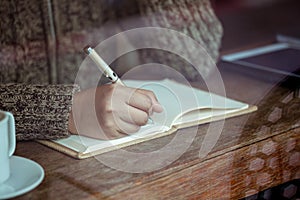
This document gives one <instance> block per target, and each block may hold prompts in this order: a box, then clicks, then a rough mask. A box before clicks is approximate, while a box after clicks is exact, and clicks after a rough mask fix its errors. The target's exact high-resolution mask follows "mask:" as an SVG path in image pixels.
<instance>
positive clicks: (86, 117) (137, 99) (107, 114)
mask: <svg viewBox="0 0 300 200" xmlns="http://www.w3.org/2000/svg"><path fill="white" fill-rule="evenodd" d="M162 110H163V108H162V106H161V105H160V104H159V103H158V101H157V99H156V97H155V95H154V93H153V92H151V91H149V90H143V89H135V88H129V87H125V86H122V85H119V84H108V85H103V86H99V87H97V88H93V89H89V90H85V91H82V92H79V93H77V94H76V95H75V96H74V100H73V106H72V111H71V113H70V117H69V131H70V132H71V133H74V134H80V135H83V136H88V137H93V138H98V139H115V138H120V137H123V136H125V135H128V134H132V133H135V132H137V131H138V130H139V129H140V127H141V126H143V125H145V124H146V123H147V121H148V118H149V116H150V115H151V114H152V113H153V112H162Z"/></svg>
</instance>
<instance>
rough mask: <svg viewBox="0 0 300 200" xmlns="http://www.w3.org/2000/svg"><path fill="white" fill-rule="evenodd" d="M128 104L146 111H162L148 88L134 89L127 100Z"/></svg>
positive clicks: (149, 112) (150, 112)
mask: <svg viewBox="0 0 300 200" xmlns="http://www.w3.org/2000/svg"><path fill="white" fill-rule="evenodd" d="M128 104H129V105H131V106H132V107H135V108H137V109H140V110H143V111H145V112H147V113H148V114H149V115H151V114H152V112H153V111H154V112H162V111H163V108H162V106H161V105H160V103H159V102H158V100H157V98H156V96H155V94H154V93H153V92H152V91H150V90H144V89H134V93H133V94H132V96H131V98H130V99H129V101H128Z"/></svg>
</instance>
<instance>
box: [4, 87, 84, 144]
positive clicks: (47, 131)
mask: <svg viewBox="0 0 300 200" xmlns="http://www.w3.org/2000/svg"><path fill="white" fill-rule="evenodd" d="M77 91H79V88H78V86H74V85H25V84H0V109H1V110H5V111H10V112H12V113H13V115H14V117H15V120H16V135H17V139H18V140H30V139H57V138H62V137H66V136H67V135H69V133H68V119H69V113H70V110H71V106H72V100H73V95H74V93H75V92H77Z"/></svg>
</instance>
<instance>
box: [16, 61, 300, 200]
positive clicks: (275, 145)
mask: <svg viewBox="0 0 300 200" xmlns="http://www.w3.org/2000/svg"><path fill="white" fill-rule="evenodd" d="M219 66H220V71H221V73H222V77H223V79H224V84H225V87H226V91H227V95H228V96H229V97H232V98H235V99H237V100H241V101H246V102H248V103H251V104H255V105H257V106H258V111H256V112H255V113H251V114H248V115H244V116H240V117H235V118H231V119H228V120H226V121H225V125H224V128H223V131H222V134H221V136H220V138H219V140H218V142H217V144H216V145H215V146H214V148H213V150H212V151H211V152H210V153H209V154H208V155H207V156H205V157H204V158H199V150H200V147H201V144H202V141H203V140H204V136H205V134H204V133H206V130H207V128H208V124H206V125H202V126H199V127H198V133H197V136H196V137H195V139H194V141H193V143H192V145H191V146H190V147H189V148H188V150H187V151H185V153H184V154H183V155H182V156H180V158H179V159H177V160H176V161H175V162H173V163H172V164H170V165H168V166H166V167H164V168H162V169H160V170H157V171H153V172H149V173H126V172H122V171H118V170H115V169H112V168H110V167H107V166H105V165H104V164H102V163H101V162H99V161H98V160H97V159H95V158H89V159H86V160H76V159H73V158H70V157H68V156H66V155H64V154H61V153H59V152H56V151H54V150H52V149H49V148H47V147H45V146H43V145H41V144H38V143H36V142H19V143H18V144H17V150H16V155H19V156H23V157H26V158H29V159H32V160H34V161H36V162H38V163H39V164H41V165H42V166H43V167H44V169H45V179H44V181H43V182H42V183H41V185H39V186H38V187H37V188H36V189H34V190H33V191H31V192H29V193H27V194H25V195H23V196H20V197H18V198H17V199H238V198H243V197H245V196H249V195H252V194H255V193H257V192H258V191H261V190H265V189H267V188H270V187H273V186H276V185H279V184H281V183H284V182H287V181H289V180H293V179H297V178H300V167H299V166H300V146H299V143H300V141H299V140H300V135H299V132H300V109H299V106H300V98H299V92H297V89H291V88H287V87H285V86H282V85H279V84H277V82H278V81H279V80H280V77H275V78H273V79H271V80H270V78H269V77H268V76H267V77H266V78H257V77H258V74H257V73H254V75H255V76H252V75H253V74H252V75H251V72H250V73H248V72H246V73H245V72H236V71H235V70H233V69H232V67H230V66H228V65H227V64H224V63H223V64H220V65H219ZM262 77H264V75H262ZM267 79H268V80H267ZM191 130H192V128H187V129H185V130H184V134H190V132H191ZM173 137H174V135H170V136H167V137H163V138H160V139H155V140H152V141H148V142H145V143H142V144H138V145H135V146H132V147H128V148H126V150H128V151H134V152H145V151H151V150H155V149H159V148H161V147H162V146H164V145H165V144H167V143H168V142H169V141H170V140H171V139H172V138H173ZM175 150H176V147H174V151H175Z"/></svg>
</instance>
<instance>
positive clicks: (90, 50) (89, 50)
mask: <svg viewBox="0 0 300 200" xmlns="http://www.w3.org/2000/svg"><path fill="white" fill-rule="evenodd" d="M83 50H84V52H85V53H86V54H87V55H88V56H90V58H91V59H92V60H93V61H94V62H95V63H96V65H97V67H98V68H99V69H100V70H101V71H102V72H103V73H104V75H105V76H106V77H107V78H109V80H110V81H111V82H112V83H118V84H120V85H123V86H125V84H124V83H123V82H122V81H121V79H119V77H118V75H117V74H116V73H115V72H114V71H113V70H112V69H111V68H110V67H109V66H108V64H106V62H105V61H104V60H103V59H102V58H101V57H100V56H99V55H98V53H97V52H96V51H95V50H94V49H93V48H92V47H90V46H86V47H85V48H84V49H83ZM152 123H153V120H152V119H151V118H150V117H149V119H148V124H152Z"/></svg>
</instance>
